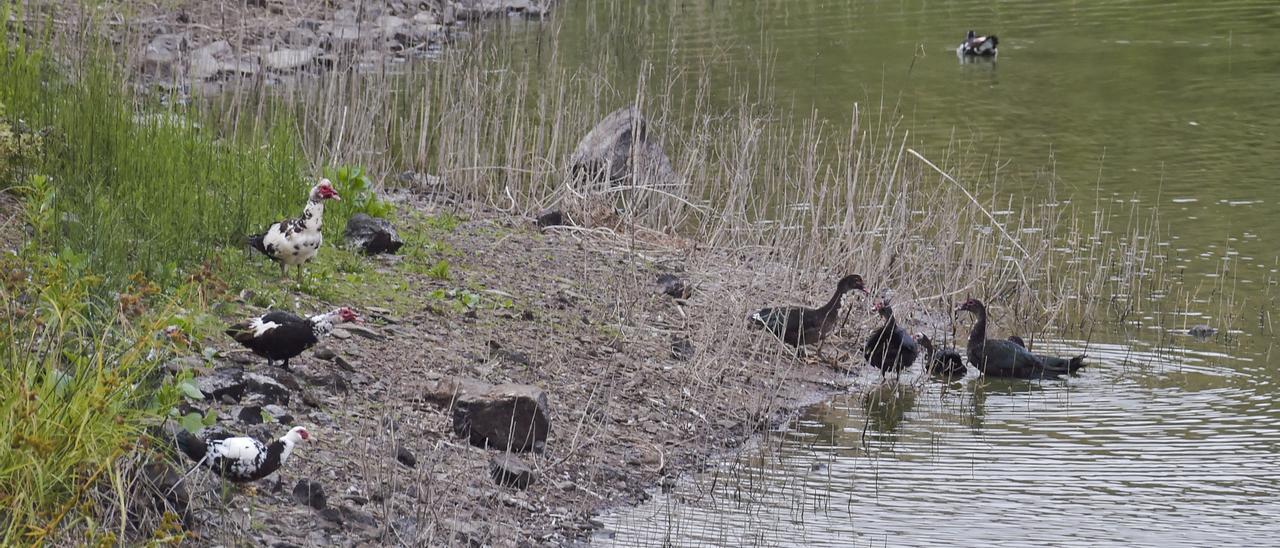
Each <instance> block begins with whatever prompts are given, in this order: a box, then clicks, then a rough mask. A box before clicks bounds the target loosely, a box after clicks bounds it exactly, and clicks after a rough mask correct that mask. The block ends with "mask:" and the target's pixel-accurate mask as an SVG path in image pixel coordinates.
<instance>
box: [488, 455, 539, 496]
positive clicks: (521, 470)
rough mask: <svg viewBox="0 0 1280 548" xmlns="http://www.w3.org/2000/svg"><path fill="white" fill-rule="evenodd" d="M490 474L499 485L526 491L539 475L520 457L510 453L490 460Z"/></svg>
mask: <svg viewBox="0 0 1280 548" xmlns="http://www.w3.org/2000/svg"><path fill="white" fill-rule="evenodd" d="M489 474H490V475H492V476H493V481H494V482H496V483H497V484H498V485H505V486H507V487H515V488H517V489H526V488H528V487H529V484H530V483H533V482H534V481H535V480H536V479H537V477H538V476H537V473H535V472H534V471H533V469H531V468H529V465H527V464H525V463H524V461H522V460H520V457H517V456H515V455H512V454H509V453H503V454H501V455H495V456H494V457H493V458H491V459H489Z"/></svg>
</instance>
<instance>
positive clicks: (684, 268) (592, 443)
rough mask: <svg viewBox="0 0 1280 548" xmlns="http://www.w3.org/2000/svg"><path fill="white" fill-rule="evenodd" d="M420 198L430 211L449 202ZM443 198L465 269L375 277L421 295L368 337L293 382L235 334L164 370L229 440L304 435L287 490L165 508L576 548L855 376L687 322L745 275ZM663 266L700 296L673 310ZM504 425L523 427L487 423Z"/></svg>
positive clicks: (210, 531)
mask: <svg viewBox="0 0 1280 548" xmlns="http://www.w3.org/2000/svg"><path fill="white" fill-rule="evenodd" d="M410 199H411V200H414V204H413V205H412V208H413V211H415V212H418V213H422V214H425V215H433V214H437V213H439V212H440V209H441V207H442V206H439V205H434V204H432V203H431V202H430V201H422V200H418V199H417V198H410ZM451 207H460V208H462V209H463V210H464V211H465V212H464V213H462V217H463V218H464V219H466V220H465V221H463V222H462V223H461V224H460V225H459V226H457V228H455V229H454V230H453V231H452V232H450V233H448V234H447V235H445V236H444V239H443V242H442V243H443V244H444V245H447V246H449V247H450V248H452V249H453V250H455V255H454V258H455V260H456V261H457V262H456V263H455V265H454V272H455V273H456V277H455V279H454V280H452V281H451V282H445V281H441V280H437V279H432V278H430V277H428V276H423V275H421V274H418V273H415V272H414V271H413V269H412V268H406V265H407V263H406V262H405V261H403V260H400V261H397V260H394V259H393V260H390V261H387V264H386V265H384V266H381V267H379V268H386V269H391V270H394V271H396V273H397V275H403V276H404V277H405V278H406V281H407V282H408V287H410V288H413V289H412V295H413V298H412V300H411V301H410V303H412V304H407V303H406V302H404V301H403V300H398V301H396V302H395V303H392V302H387V303H384V304H383V306H377V305H375V304H372V303H363V307H362V312H364V313H365V314H366V315H367V317H369V318H370V321H369V323H368V324H367V325H364V326H359V325H358V326H344V327H342V328H339V329H336V330H335V333H334V336H333V337H332V338H331V339H329V340H328V341H326V343H325V344H324V346H322V347H318V348H316V349H315V350H314V351H313V352H309V353H306V354H304V355H303V356H300V357H299V359H297V360H295V364H294V365H293V369H292V371H288V372H286V371H284V370H282V369H280V368H278V367H268V366H266V365H265V363H264V361H263V360H261V359H260V358H257V357H255V356H253V355H251V354H249V353H247V352H245V351H244V350H243V349H240V348H239V347H237V346H236V345H235V344H234V342H232V341H230V340H226V341H209V342H208V343H209V345H210V347H212V348H216V349H217V351H216V353H215V354H213V356H214V357H212V358H210V359H209V360H208V361H206V360H205V359H204V358H201V357H189V358H180V359H178V360H175V361H174V362H173V366H172V367H171V369H172V370H173V371H174V372H180V371H182V370H184V369H190V370H192V371H193V372H195V373H197V374H198V375H199V376H198V377H197V381H196V382H197V386H198V387H199V389H200V390H201V392H202V393H203V394H204V397H205V400H204V401H193V402H191V403H190V404H189V407H188V408H186V409H184V410H183V412H184V413H186V412H196V413H206V412H209V411H213V412H214V414H215V415H216V416H217V417H218V421H217V423H218V424H217V427H218V428H222V429H225V430H228V431H231V432H238V433H248V434H250V435H255V436H257V437H259V438H263V439H271V438H273V437H276V436H279V435H280V433H281V432H283V430H285V429H287V427H288V425H292V424H302V425H305V426H307V428H308V429H309V430H310V431H312V432H313V436H314V439H313V440H312V441H311V442H309V443H307V444H306V445H305V446H304V447H302V448H300V449H299V450H298V452H297V454H296V455H295V457H294V460H293V461H291V462H290V463H289V466H288V467H287V469H285V470H283V472H282V476H281V482H282V483H280V484H277V485H275V486H270V485H267V486H264V487H262V488H260V489H259V492H258V494H257V495H256V496H252V497H247V496H241V495H235V498H234V500H231V501H229V502H225V503H224V501H223V499H222V498H221V496H220V493H219V492H220V489H221V487H220V484H219V483H218V482H217V481H216V480H214V479H212V478H211V477H210V476H207V475H203V476H201V477H198V478H196V477H192V478H189V479H188V480H187V481H186V482H185V483H184V484H183V485H181V486H178V488H177V489H176V490H174V493H175V494H174V495H173V496H171V497H170V498H171V502H176V503H177V504H176V505H175V506H177V507H178V509H179V510H180V511H181V513H182V514H184V515H185V516H187V518H188V525H189V526H190V527H191V529H192V530H194V531H195V532H196V533H197V534H198V535H199V537H200V538H201V539H204V540H207V541H210V542H222V543H229V544H236V543H238V541H245V540H248V541H250V542H251V543H252V544H254V545H277V546H279V545H322V544H324V545H334V544H341V545H358V544H362V543H375V544H382V543H392V544H409V545H418V544H423V543H425V544H469V545H500V546H506V545H517V544H521V545H523V544H530V543H532V544H551V545H564V544H574V543H578V542H583V541H586V540H587V539H588V538H589V537H590V535H591V534H592V533H593V531H594V530H595V529H597V528H598V527H599V525H600V522H598V521H596V520H595V519H594V516H595V515H596V514H597V513H598V512H600V511H602V510H605V509H608V508H612V507H616V506H619V505H631V504H636V503H639V502H641V501H643V500H646V499H647V498H648V497H649V490H650V489H652V488H655V487H669V486H671V485H674V482H676V481H679V480H680V478H682V477H684V476H686V475H687V474H690V473H694V472H696V471H698V470H700V469H702V468H703V467H705V466H706V465H708V464H710V463H712V462H713V459H714V458H716V457H717V456H718V455H720V454H721V453H722V452H724V451H732V450H736V449H738V448H741V447H742V446H743V444H745V443H747V442H748V441H749V440H750V439H751V438H752V437H753V436H754V435H756V434H757V433H759V432H760V431H762V430H765V429H768V428H770V427H772V426H774V425H776V424H778V423H779V422H781V421H782V420H785V419H786V418H787V417H788V416H790V414H792V413H793V412H795V411H796V410H798V409H799V408H801V407H802V406H804V405H807V404H812V403H815V402H817V401H820V400H821V398H822V397H824V396H826V395H829V394H831V393H833V392H835V391H837V390H840V389H842V388H843V387H844V386H845V385H846V384H847V383H848V382H849V380H848V379H847V378H846V377H845V376H844V375H843V374H841V373H837V372H835V371H833V370H831V369H830V368H828V367H826V366H824V365H819V364H816V363H812V362H807V361H803V360H796V359H794V358H791V357H789V356H787V355H786V354H785V351H784V350H783V349H781V348H780V345H779V344H778V343H777V342H776V341H772V340H755V341H754V342H753V343H752V344H747V345H744V346H743V347H741V348H736V347H727V346H726V347H721V346H720V345H719V344H718V341H714V340H701V338H700V337H699V336H698V332H700V331H702V329H701V328H697V327H695V326H698V325H700V324H703V323H704V322H710V323H713V324H716V323H722V322H724V321H725V319H726V318H727V317H736V316H737V315H738V314H737V312H739V311H736V310H732V311H730V310H725V307H723V306H722V305H720V304H717V303H722V302H725V301H726V299H727V297H728V295H729V294H731V293H733V292H735V291H736V288H735V287H734V285H735V284H736V283H750V281H749V280H746V279H738V280H733V279H726V277H724V276H722V275H721V274H718V273H712V272H711V271H710V270H704V269H707V268H709V267H710V266H711V264H704V265H702V266H697V265H687V264H683V260H682V259H681V257H682V256H683V255H684V254H685V252H687V249H683V248H681V247H678V246H677V247H664V246H658V245H652V246H646V247H645V249H644V250H643V252H626V251H620V250H619V249H618V248H617V244H618V243H619V242H618V241H617V240H616V239H615V238H614V237H606V236H597V237H583V236H584V233H583V232H581V231H575V230H567V229H563V228H555V227H553V228H547V229H539V228H538V227H536V226H535V224H534V223H533V222H532V221H531V220H528V219H522V218H518V217H511V216H509V215H506V214H504V213H501V212H498V211H495V210H492V209H489V208H486V207H484V206H481V205H478V204H465V205H462V206H451ZM450 210H452V209H450ZM724 260H729V259H727V258H726V259H724ZM719 266H727V265H723V264H722V265H719ZM673 276H674V277H679V279H680V280H682V281H684V282H686V283H687V284H688V286H689V287H691V288H692V287H696V288H697V289H696V290H692V289H688V288H686V289H685V290H684V291H688V293H683V292H682V293H683V294H684V295H687V298H685V299H681V298H673V297H672V296H671V295H669V294H668V292H667V291H666V290H667V289H668V288H669V287H670V286H671V283H670V277H673ZM660 278H661V281H659V280H660ZM620 281H621V282H620ZM460 285H461V286H466V287H475V288H480V287H483V288H484V289H483V290H480V291H482V293H481V294H482V295H483V297H481V303H492V304H490V305H486V304H479V305H478V306H474V307H467V306H461V307H454V306H453V305H452V304H451V303H449V302H448V299H447V298H446V299H445V300H444V302H442V301H441V300H440V299H439V298H437V297H438V296H439V294H440V292H438V291H436V290H444V291H445V292H447V291H449V290H450V288H456V287H458V286H460ZM294 298H296V299H297V300H298V301H300V302H304V303H305V302H306V301H307V297H306V296H305V295H302V294H297V295H295V296H294ZM508 303H509V304H508ZM618 303H629V304H628V305H627V307H626V310H622V309H620V307H619V304H618ZM344 304H346V303H344ZM309 306H310V307H316V308H323V307H324V306H327V304H322V303H315V304H311V305H309ZM242 307H243V312H242V313H241V314H240V315H245V314H248V313H252V312H256V311H258V310H260V309H258V308H257V307H254V306H252V305H250V304H246V303H242ZM624 318H631V320H630V321H624V320H623V319H624ZM716 329H723V330H726V331H728V330H732V333H729V334H726V335H725V336H726V338H731V339H733V340H734V341H735V346H736V341H741V340H745V339H746V337H745V336H744V335H742V334H741V333H744V332H745V329H743V328H742V326H741V325H737V324H735V325H728V326H723V327H719V328H716ZM490 408H492V409H490ZM513 410H514V413H513ZM513 414H514V416H515V417H516V420H515V421H514V422H515V423H516V424H517V425H521V424H524V425H531V426H530V428H526V429H521V428H519V427H518V428H516V430H515V431H514V432H509V431H507V429H506V428H505V426H506V423H505V422H502V423H501V424H498V423H497V422H501V421H497V422H495V421H494V420H493V419H494V418H495V417H498V418H501V417H506V418H505V419H504V420H506V421H510V420H511V417H512V416H513ZM160 487H162V488H164V489H165V490H166V491H167V490H169V489H172V488H173V487H174V486H173V485H161V486H160ZM183 497H187V498H185V499H184V498H183ZM228 508H236V509H237V511H236V512H231V513H228V511H227V509H228ZM240 510H243V511H244V515H243V516H242V515H241V512H240Z"/></svg>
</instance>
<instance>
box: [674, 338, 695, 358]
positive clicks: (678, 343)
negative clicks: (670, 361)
mask: <svg viewBox="0 0 1280 548" xmlns="http://www.w3.org/2000/svg"><path fill="white" fill-rule="evenodd" d="M695 353H696V351H695V350H694V348H693V343H691V342H689V339H688V338H685V337H681V336H674V337H672V341H671V357H672V358H675V359H677V360H679V361H682V362H687V361H689V360H692V359H693V356H694V354H695Z"/></svg>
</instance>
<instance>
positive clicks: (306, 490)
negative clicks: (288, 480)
mask: <svg viewBox="0 0 1280 548" xmlns="http://www.w3.org/2000/svg"><path fill="white" fill-rule="evenodd" d="M293 500H295V501H297V502H298V504H301V505H304V506H310V507H312V508H315V509H316V510H324V509H325V507H326V506H328V505H329V498H328V497H327V496H325V494H324V486H323V485H320V482H318V481H310V480H305V479H300V480H298V484H297V485H294V486H293Z"/></svg>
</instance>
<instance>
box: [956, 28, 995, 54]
mask: <svg viewBox="0 0 1280 548" xmlns="http://www.w3.org/2000/svg"><path fill="white" fill-rule="evenodd" d="M999 43H1000V39H999V38H996V36H995V35H994V34H993V35H991V36H978V34H977V33H975V32H973V31H969V34H967V35H965V37H964V42H961V43H960V47H957V48H956V53H959V54H960V55H981V56H984V57H985V56H990V55H995V54H996V46H997V45H998V44H999Z"/></svg>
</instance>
